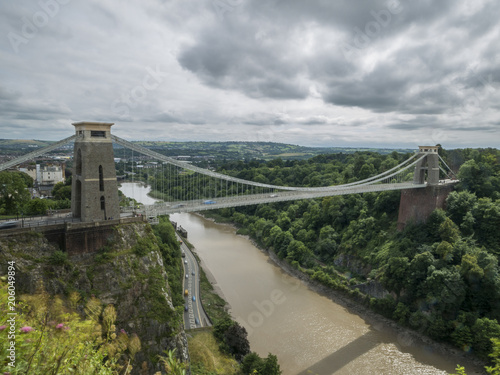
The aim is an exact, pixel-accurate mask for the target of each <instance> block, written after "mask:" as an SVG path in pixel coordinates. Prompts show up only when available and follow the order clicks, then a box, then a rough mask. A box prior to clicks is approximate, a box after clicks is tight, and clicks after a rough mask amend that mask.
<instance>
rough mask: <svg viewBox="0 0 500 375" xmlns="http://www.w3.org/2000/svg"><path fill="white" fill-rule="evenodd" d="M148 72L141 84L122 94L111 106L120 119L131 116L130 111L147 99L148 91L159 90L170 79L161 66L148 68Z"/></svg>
mask: <svg viewBox="0 0 500 375" xmlns="http://www.w3.org/2000/svg"><path fill="white" fill-rule="evenodd" d="M146 72H147V73H146V74H145V75H144V78H143V79H142V82H141V83H140V84H138V85H137V86H135V87H134V88H132V89H131V90H129V91H128V92H126V93H125V94H122V96H121V97H120V98H119V99H116V100H115V101H114V102H113V103H112V104H111V110H112V111H113V112H114V113H116V114H117V115H118V116H119V117H120V118H125V117H128V116H130V110H131V109H134V108H136V107H137V106H138V105H139V104H140V103H141V102H143V101H144V100H145V99H146V98H147V96H148V91H153V90H155V89H157V88H158V87H159V86H160V85H161V83H162V82H163V81H164V80H165V78H166V77H168V73H167V72H162V71H161V70H160V66H159V65H156V68H155V69H153V68H151V67H149V66H148V67H146Z"/></svg>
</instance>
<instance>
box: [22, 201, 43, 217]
mask: <svg viewBox="0 0 500 375" xmlns="http://www.w3.org/2000/svg"><path fill="white" fill-rule="evenodd" d="M47 210H48V204H47V200H45V199H40V198H35V199H32V200H30V201H28V202H27V203H26V204H25V206H24V213H25V214H26V215H45V214H46V213H47Z"/></svg>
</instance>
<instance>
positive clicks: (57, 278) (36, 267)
mask: <svg viewBox="0 0 500 375" xmlns="http://www.w3.org/2000/svg"><path fill="white" fill-rule="evenodd" d="M138 246H141V248H140V249H138ZM12 260H13V261H15V262H16V269H17V273H16V288H17V293H18V294H22V293H33V292H34V291H35V289H36V287H37V284H38V282H39V281H40V280H42V281H43V283H44V286H45V288H46V289H47V291H48V292H49V293H51V294H61V295H63V294H68V293H69V292H72V291H75V290H76V291H78V292H79V293H80V294H81V295H82V297H83V298H82V305H81V306H80V309H81V310H82V311H83V305H84V303H85V300H86V299H87V298H88V297H90V296H91V295H94V296H95V297H97V298H99V299H100V300H101V301H102V302H103V303H104V304H113V305H114V306H115V308H116V312H117V322H116V327H117V330H118V331H119V330H120V329H124V330H125V331H126V332H127V333H129V334H132V333H136V334H137V335H138V336H139V338H140V339H141V344H142V348H141V351H140V352H139V353H137V354H136V357H135V361H134V362H135V363H134V372H133V373H138V371H139V370H140V369H141V367H142V365H143V362H146V363H147V366H148V368H149V373H151V374H154V373H155V371H159V370H160V366H159V364H158V355H165V354H164V353H163V351H164V350H170V349H176V353H177V354H178V356H180V358H181V359H182V360H184V361H188V359H189V355H188V350H187V339H186V335H185V333H184V331H183V328H182V315H181V314H180V313H178V312H177V311H176V310H175V308H174V306H173V305H172V299H171V296H170V293H171V292H170V287H169V285H168V282H167V280H168V278H167V274H166V272H165V268H164V264H163V259H162V256H161V253H160V251H159V248H158V245H157V243H156V238H155V236H154V235H153V233H152V231H151V228H150V227H149V225H148V224H146V223H133V224H123V225H119V226H117V227H116V228H115V230H114V232H113V235H112V236H110V238H109V239H108V245H107V246H106V247H105V248H104V249H100V251H98V252H97V253H94V254H84V255H79V256H73V257H68V256H67V254H65V253H63V252H61V251H60V249H58V248H57V247H56V246H54V245H51V244H49V243H48V242H47V240H46V239H45V238H44V237H43V235H41V234H39V233H32V234H29V235H26V234H24V235H22V236H14V237H9V238H0V275H5V274H6V268H7V261H12Z"/></svg>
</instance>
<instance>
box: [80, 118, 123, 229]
mask: <svg viewBox="0 0 500 375" xmlns="http://www.w3.org/2000/svg"><path fill="white" fill-rule="evenodd" d="M72 125H74V126H75V131H76V136H77V137H76V140H75V148H74V158H73V180H72V186H71V212H72V214H73V217H75V218H80V219H81V221H82V222H89V221H102V220H108V219H111V218H113V219H119V218H120V208H119V201H118V185H117V182H116V169H115V162H114V154H113V144H112V142H111V126H112V125H113V123H106V122H75V123H73V124H72Z"/></svg>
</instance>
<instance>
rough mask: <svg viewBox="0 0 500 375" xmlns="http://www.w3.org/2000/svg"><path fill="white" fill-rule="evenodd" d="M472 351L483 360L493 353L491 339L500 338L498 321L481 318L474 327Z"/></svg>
mask: <svg viewBox="0 0 500 375" xmlns="http://www.w3.org/2000/svg"><path fill="white" fill-rule="evenodd" d="M472 335H473V337H472V349H473V350H474V351H475V352H476V353H477V354H478V355H480V356H482V357H483V358H486V356H487V355H488V354H490V353H491V352H492V349H493V343H492V341H491V339H494V338H496V339H498V338H499V337H500V325H499V324H498V322H497V321H496V320H491V319H488V318H479V319H477V320H476V323H475V324H474V325H473V326H472Z"/></svg>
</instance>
